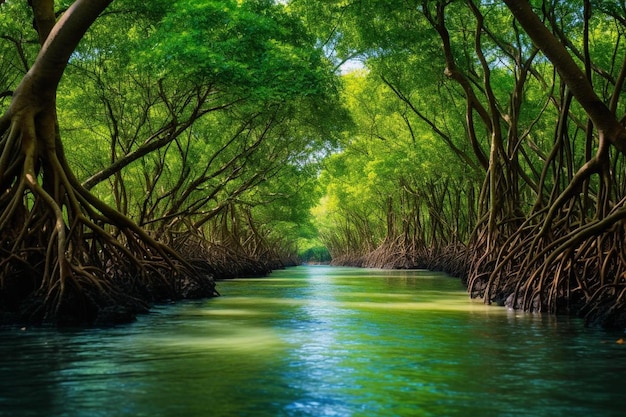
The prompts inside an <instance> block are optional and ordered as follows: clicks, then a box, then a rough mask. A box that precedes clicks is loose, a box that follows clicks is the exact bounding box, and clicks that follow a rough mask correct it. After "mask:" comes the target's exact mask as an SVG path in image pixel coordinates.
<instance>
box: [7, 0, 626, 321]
mask: <svg viewBox="0 0 626 417" xmlns="http://www.w3.org/2000/svg"><path fill="white" fill-rule="evenodd" d="M624 8H625V6H624V5H623V4H617V3H615V2H610V1H602V0H585V1H581V2H575V3H573V4H572V3H571V2H570V3H568V4H563V2H558V1H548V0H544V1H531V2H527V1H513V0H510V1H509V0H506V1H504V2H502V3H484V2H477V1H473V0H467V1H451V2H446V1H415V2H411V1H409V2H395V3H393V2H387V1H378V0H368V1H361V2H346V1H340V0H336V1H335V0H331V1H324V2H310V1H305V0H290V1H285V2H283V1H280V2H278V1H271V0H245V1H235V0H207V1H191V0H177V1H173V2H172V1H160V0H159V1H155V2H149V3H142V2H137V1H135V0H115V1H110V0H91V1H88V0H77V1H73V2H71V1H56V2H55V1H52V0H45V1H39V2H33V3H32V4H30V3H29V2H23V1H1V2H0V11H1V13H0V35H2V36H1V37H0V56H1V57H2V61H1V62H2V64H0V105H1V106H2V108H3V116H2V118H1V119H0V134H1V136H0V314H1V315H2V316H5V317H8V318H9V319H10V320H15V319H19V320H29V321H34V322H52V323H80V324H89V323H94V322H98V321H120V320H126V319H130V318H132V316H133V315H134V314H135V313H136V312H137V311H142V310H145V308H147V307H148V306H149V305H150V304H151V303H153V302H158V301H163V300H169V299H178V298H189V297H204V296H212V295H215V294H216V293H217V292H216V287H215V279H217V278H229V277H234V276H241V275H262V274H266V273H268V272H269V271H271V270H273V269H276V268H280V267H283V266H285V265H293V264H297V263H300V262H321V263H324V262H328V261H329V260H330V258H331V257H332V262H333V263H335V264H344V265H358V266H369V267H384V268H416V267H417V268H428V269H438V270H445V271H447V272H449V273H451V274H453V275H456V276H460V277H461V278H462V279H463V280H464V282H465V283H466V284H467V286H468V290H469V292H470V294H471V295H472V296H473V297H480V298H483V299H484V300H485V301H486V302H489V303H492V302H493V303H498V304H503V305H508V306H510V307H512V308H518V309H524V310H530V311H542V312H550V313H557V314H578V315H581V316H584V317H585V318H586V319H587V320H588V321H589V322H590V323H598V324H601V325H604V326H607V327H612V326H622V327H623V326H624V325H626V250H625V248H624V245H623V242H624V241H625V239H624V238H625V236H624V233H625V231H626V229H625V226H626V223H625V222H626V220H625V217H626V208H625V207H624V204H625V201H626V200H625V197H626V188H625V187H626V178H625V176H624V172H626V170H625V168H626V166H625V164H624V162H625V161H624V153H625V152H626V129H625V128H624V120H625V117H624V114H625V112H626V109H625V106H626V101H625V97H624V93H623V91H624V90H625V86H624V83H625V80H626V43H625V42H624V34H625V33H624V30H623V28H624V27H625V26H626V21H625V20H624V16H625V15H626V10H625V9H624ZM49 35H50V36H49ZM346 62H349V63H354V62H358V63H359V64H360V65H359V66H360V67H361V69H357V70H355V71H352V72H349V73H345V72H344V71H343V70H342V69H345V68H346V67H347V66H346V65H342V64H344V63H346Z"/></svg>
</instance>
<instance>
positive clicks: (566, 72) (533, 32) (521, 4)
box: [504, 0, 626, 154]
mask: <svg viewBox="0 0 626 417" xmlns="http://www.w3.org/2000/svg"><path fill="white" fill-rule="evenodd" d="M504 2H505V3H506V5H507V6H508V8H509V9H510V10H511V12H512V13H513V15H514V16H515V18H516V19H517V20H518V21H519V22H520V24H521V25H522V27H523V28H524V30H525V31H526V33H528V35H529V36H530V37H531V39H532V40H533V42H534V43H535V44H536V45H537V46H538V47H539V48H540V49H541V51H542V52H543V53H544V54H545V55H546V56H547V57H548V59H549V60H550V61H551V62H552V64H553V65H554V67H555V68H556V69H557V71H558V72H559V74H560V75H561V78H562V79H563V81H565V83H566V84H567V86H568V87H569V88H570V90H571V91H572V94H573V95H574V97H575V98H576V100H577V101H578V102H579V103H580V104H581V106H582V107H583V108H584V109H585V111H586V112H587V114H588V115H589V117H590V118H591V120H592V121H593V124H594V126H595V128H596V129H597V130H598V133H599V135H600V136H601V137H605V138H606V139H607V140H608V141H610V142H611V144H613V146H615V148H617V149H618V150H619V151H620V152H621V153H622V154H626V129H625V128H624V126H622V125H621V124H620V123H619V120H618V119H617V118H616V117H615V115H614V114H613V113H612V112H611V111H610V110H609V108H608V107H607V106H606V105H605V104H604V103H603V102H602V100H600V98H599V97H598V95H597V94H596V93H595V91H594V90H593V86H592V85H591V84H590V83H589V80H588V78H587V77H586V76H585V73H584V72H583V71H582V70H581V69H580V68H579V67H578V65H576V62H574V59H573V58H572V57H571V55H570V54H569V53H568V52H567V49H565V47H564V46H563V44H562V43H560V42H559V41H558V39H557V38H556V37H555V36H554V35H553V34H552V33H551V32H550V31H549V30H548V28H547V27H546V26H545V25H544V24H543V22H542V21H541V20H540V19H539V17H538V16H537V15H536V14H535V12H534V11H533V10H532V8H531V6H530V3H529V2H528V1H527V0H504Z"/></svg>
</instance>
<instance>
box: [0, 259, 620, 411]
mask: <svg viewBox="0 0 626 417" xmlns="http://www.w3.org/2000/svg"><path fill="white" fill-rule="evenodd" d="M219 289H220V291H221V293H222V294H223V296H222V297H220V298H216V299H210V300H201V301H192V302H183V303H177V304H172V305H167V306H159V307H156V308H154V309H153V311H152V312H151V313H150V314H147V315H144V316H141V317H140V318H139V319H138V320H137V322H135V323H132V324H130V325H124V326H119V327H116V328H112V329H90V330H79V331H56V330H51V329H25V330H23V329H19V328H9V329H1V330H0V416H85V417H86V416H89V417H92V416H107V417H108V416H259V417H263V416H268V417H269V416H457V415H458V416H477V415H483V416H565V415H567V416H618V415H619V416H621V415H623V410H624V408H625V405H624V403H623V401H624V398H626V345H621V344H618V343H616V341H617V340H618V339H619V338H620V337H621V335H620V334H614V333H606V332H603V331H601V330H598V329H588V328H585V327H584V326H583V325H582V323H581V322H580V321H579V320H577V319H567V318H555V317H545V316H541V315H536V314H521V313H519V312H512V311H507V310H506V309H504V308H499V307H488V306H485V305H483V304H482V303H480V302H475V301H471V300H469V299H468V296H467V294H466V292H465V291H464V290H463V288H462V286H461V284H460V282H459V281H458V280H456V279H453V278H450V277H447V276H445V275H443V274H435V273H431V272H426V271H381V270H363V269H353V268H330V267H298V268H290V269H287V270H284V271H277V272H275V273H273V274H272V275H271V276H270V277H268V278H263V279H242V280H233V281H226V282H222V283H220V285H219Z"/></svg>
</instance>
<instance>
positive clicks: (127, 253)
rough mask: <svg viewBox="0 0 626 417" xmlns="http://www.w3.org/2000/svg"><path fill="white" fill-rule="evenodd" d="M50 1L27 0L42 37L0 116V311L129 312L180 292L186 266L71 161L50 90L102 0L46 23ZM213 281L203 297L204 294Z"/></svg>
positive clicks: (45, 314) (56, 314)
mask: <svg viewBox="0 0 626 417" xmlns="http://www.w3.org/2000/svg"><path fill="white" fill-rule="evenodd" d="M50 3H51V2H46V1H34V2H33V8H34V10H35V14H36V16H37V17H36V21H37V25H38V27H39V28H40V30H41V31H42V34H43V35H41V36H40V37H41V38H42V40H43V39H44V38H45V41H44V42H43V46H42V48H41V51H40V53H39V55H38V56H37V59H36V61H35V63H34V64H33V66H32V67H31V68H30V70H29V71H28V73H27V74H26V75H25V76H24V78H23V80H22V81H21V83H20V84H19V86H18V88H17V89H16V90H15V94H14V95H13V99H12V102H11V104H10V106H9V108H8V110H7V112H6V113H5V114H4V115H3V116H2V118H1V119H0V313H2V312H3V311H5V312H6V311H9V312H14V313H15V312H16V311H19V312H20V314H22V315H23V317H22V319H26V320H34V321H50V322H56V323H59V322H63V321H70V322H72V323H77V322H78V323H81V324H84V323H86V322H87V323H88V322H93V321H94V320H96V319H97V316H98V315H99V314H100V313H101V312H102V311H104V310H107V309H110V308H113V309H115V308H118V307H119V308H122V309H130V310H132V311H134V312H136V311H138V310H139V309H142V308H145V305H146V304H145V303H146V301H151V300H153V299H155V298H159V297H168V298H170V297H176V296H177V295H180V294H181V290H180V288H179V287H180V286H184V287H185V288H186V290H185V291H187V289H188V288H189V285H188V284H189V281H190V280H191V278H189V277H190V276H191V274H192V270H193V268H192V267H191V265H190V264H188V263H187V262H186V261H185V260H183V259H181V258H180V256H179V255H178V254H177V253H175V252H174V251H172V250H170V249H169V248H167V247H165V246H163V245H161V244H159V243H158V242H156V241H154V240H153V239H152V238H151V237H149V236H148V235H147V234H146V233H145V232H144V231H143V230H141V229H140V228H139V227H138V226H136V225H135V224H134V223H133V222H131V221H130V220H129V219H128V218H126V217H125V216H123V215H121V214H120V213H118V212H116V211H115V210H113V209H111V208H109V207H107V206H106V205H105V204H103V203H102V202H101V201H99V200H98V199H96V198H95V197H93V196H92V195H91V194H89V192H88V191H87V190H85V189H84V188H83V187H82V186H81V185H80V184H79V182H78V181H77V179H76V178H75V176H74V175H73V173H72V171H71V169H70V168H69V166H68V164H67V161H66V160H65V155H64V153H63V147H62V144H61V140H60V137H59V133H58V131H59V130H58V128H57V119H56V103H55V94H56V89H57V86H58V83H59V81H60V79H61V76H62V75H63V72H64V70H65V68H66V66H67V63H68V60H69V58H70V56H71V54H72V53H73V51H74V49H75V48H76V46H77V45H78V43H79V42H80V40H81V38H82V37H83V35H84V34H85V32H86V31H87V29H88V28H89V27H90V25H91V24H92V23H93V22H94V21H95V19H96V18H97V17H98V15H99V14H100V13H101V12H102V11H103V10H104V9H105V8H106V7H107V6H108V4H109V3H110V0H77V1H76V2H74V3H73V4H72V6H71V7H70V8H69V9H68V10H67V11H66V12H65V13H64V14H63V16H62V17H61V19H60V20H59V21H58V22H57V23H56V24H55V25H54V26H53V27H52V28H50V29H48V27H49V25H50V24H49V20H50V18H51V16H50V14H51V13H52V9H51V8H50V7H49V6H50ZM46 32H49V33H48V34H47V36H45V34H46ZM180 277H183V278H182V280H181V279H180ZM183 281H184V285H183V284H181V282H183ZM200 281H201V280H198V279H196V283H198V282H200ZM211 283H212V279H209V280H208V281H206V282H205V284H207V286H206V287H205V289H204V292H203V295H212V293H213V287H212V286H211ZM194 285H196V284H191V286H192V287H193V286H194ZM199 285H200V284H197V285H196V286H199ZM207 292H208V294H207ZM130 316H132V312H131V313H130ZM123 319H124V320H127V319H128V315H126V317H124V318H123ZM105 320H107V319H105ZM111 320H113V321H115V320H117V318H111Z"/></svg>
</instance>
